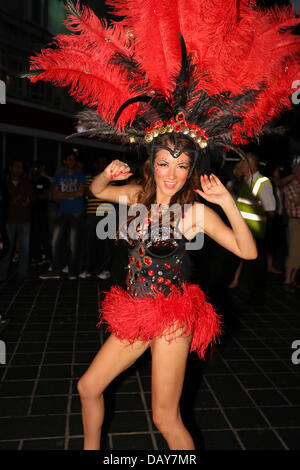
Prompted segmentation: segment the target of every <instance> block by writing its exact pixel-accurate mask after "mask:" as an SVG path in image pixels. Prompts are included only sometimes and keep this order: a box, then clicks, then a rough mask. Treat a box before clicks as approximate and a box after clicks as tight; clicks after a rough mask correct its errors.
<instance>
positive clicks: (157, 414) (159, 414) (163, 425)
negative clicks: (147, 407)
mask: <svg viewBox="0 0 300 470" xmlns="http://www.w3.org/2000/svg"><path fill="white" fill-rule="evenodd" d="M152 420H153V423H154V424H155V426H156V427H157V429H158V430H159V431H160V433H161V434H163V435H165V434H168V433H169V432H171V431H172V429H174V427H176V424H178V423H177V421H178V416H177V413H176V411H175V410H173V409H172V410H171V409H167V408H154V409H153V411H152Z"/></svg>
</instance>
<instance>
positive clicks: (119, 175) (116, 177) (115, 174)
mask: <svg viewBox="0 0 300 470" xmlns="http://www.w3.org/2000/svg"><path fill="white" fill-rule="evenodd" d="M103 173H104V174H105V175H106V176H107V178H109V179H110V180H111V181H122V180H126V179H127V178H129V177H130V176H132V175H133V173H130V167H129V166H128V165H127V163H124V162H121V161H120V160H113V161H112V162H111V163H110V164H109V165H107V167H106V168H105V170H104V171H103Z"/></svg>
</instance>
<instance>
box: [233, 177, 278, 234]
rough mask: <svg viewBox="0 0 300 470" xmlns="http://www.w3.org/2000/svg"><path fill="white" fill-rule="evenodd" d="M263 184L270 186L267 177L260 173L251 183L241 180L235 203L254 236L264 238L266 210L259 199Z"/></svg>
mask: <svg viewBox="0 0 300 470" xmlns="http://www.w3.org/2000/svg"><path fill="white" fill-rule="evenodd" d="M263 184H270V185H271V187H272V183H271V181H270V180H269V178H267V177H266V176H262V175H258V176H257V177H256V178H255V180H253V181H252V184H251V185H249V184H247V183H246V181H243V183H242V186H241V189H240V192H239V196H238V199H237V203H236V204H237V207H238V209H239V211H240V213H241V215H242V217H243V218H244V219H245V221H246V222H247V225H248V227H249V228H250V230H251V232H252V234H253V236H254V237H256V238H264V236H265V233H266V228H267V216H266V212H265V210H264V208H263V206H262V203H261V200H260V199H259V193H260V190H261V188H262V185H263Z"/></svg>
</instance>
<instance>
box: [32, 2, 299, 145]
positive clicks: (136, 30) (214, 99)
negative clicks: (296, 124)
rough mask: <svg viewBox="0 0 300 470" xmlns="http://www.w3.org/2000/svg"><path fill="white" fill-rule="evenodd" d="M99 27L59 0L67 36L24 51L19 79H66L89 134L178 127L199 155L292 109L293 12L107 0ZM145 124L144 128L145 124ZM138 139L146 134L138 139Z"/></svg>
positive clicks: (244, 5)
mask: <svg viewBox="0 0 300 470" xmlns="http://www.w3.org/2000/svg"><path fill="white" fill-rule="evenodd" d="M107 3H108V4H109V5H110V6H113V8H114V13H115V14H116V15H118V16H121V17H124V19H123V20H122V21H119V22H113V24H112V25H108V24H107V22H106V21H105V20H103V19H101V20H100V19H98V18H97V16H96V15H95V14H94V13H93V12H92V10H91V9H90V8H88V7H87V6H80V4H79V2H78V3H77V6H76V7H75V6H74V4H73V3H72V1H71V0H66V7H67V9H68V11H69V17H68V19H67V20H66V26H67V28H68V29H69V30H70V31H71V34H69V35H59V36H57V37H56V38H55V41H54V44H53V45H52V47H48V48H46V49H43V50H42V51H41V52H40V53H39V54H38V55H37V56H35V57H32V58H31V64H30V70H31V72H29V73H28V74H25V76H27V77H29V78H30V80H31V81H32V82H36V81H38V80H45V81H48V82H52V83H54V84H55V85H58V86H70V93H71V95H72V96H74V97H75V98H76V100H78V101H80V102H82V103H83V104H84V105H87V106H88V107H89V108H91V109H90V110H88V111H84V112H82V113H81V114H80V117H79V119H80V122H81V123H82V125H83V127H84V128H85V129H86V131H85V132H84V133H83V134H85V135H90V136H98V137H100V138H101V137H104V136H107V135H109V136H115V137H121V138H125V139H126V138H129V137H132V136H134V137H135V138H136V140H137V141H140V142H143V143H146V142H151V141H152V142H153V141H154V140H155V138H156V137H157V136H158V135H160V134H163V133H166V132H174V133H183V134H185V135H186V136H188V137H189V138H191V139H192V140H193V141H194V142H195V143H196V145H198V146H199V147H201V149H203V152H209V151H211V150H213V149H214V148H215V146H219V145H222V146H226V147H228V148H232V149H237V151H239V150H238V146H240V145H244V144H247V143H248V142H249V141H250V140H252V139H256V138H257V137H259V136H260V135H261V134H263V132H265V130H266V129H267V128H268V126H269V124H271V123H272V121H274V119H275V118H277V117H279V116H280V115H281V114H282V112H283V111H285V110H288V109H290V108H291V107H292V102H291V96H292V92H293V91H294V90H293V88H292V84H293V82H294V81H295V80H297V79H298V78H299V75H300V74H299V44H300V39H299V36H298V34H299V19H298V18H297V16H296V15H295V12H294V10H293V8H292V7H284V8H279V7H276V8H273V9H272V10H270V9H268V10H262V9H259V8H258V7H257V5H256V2H255V1H252V0H227V1H226V8H225V6H224V1H223V0H107ZM146 129H147V131H146ZM145 137H146V141H145V140H144V139H145Z"/></svg>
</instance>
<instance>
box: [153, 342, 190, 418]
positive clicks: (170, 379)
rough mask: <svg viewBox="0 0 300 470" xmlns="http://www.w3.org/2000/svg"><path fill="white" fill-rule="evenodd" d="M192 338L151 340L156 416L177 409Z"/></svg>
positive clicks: (154, 409)
mask: <svg viewBox="0 0 300 470" xmlns="http://www.w3.org/2000/svg"><path fill="white" fill-rule="evenodd" d="M191 340H192V337H191V336H182V337H179V338H177V339H175V340H173V341H171V342H168V341H167V339H166V338H165V337H162V338H159V339H155V340H153V341H152V342H151V351H152V410H153V415H154V416H155V415H156V414H157V413H158V414H159V413H160V412H163V411H167V410H169V411H171V410H173V411H174V413H175V412H176V411H177V408H178V404H179V400H180V396H181V393H182V388H183V382H184V376H185V370H186V362H187V357H188V354H189V350H190V344H191Z"/></svg>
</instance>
